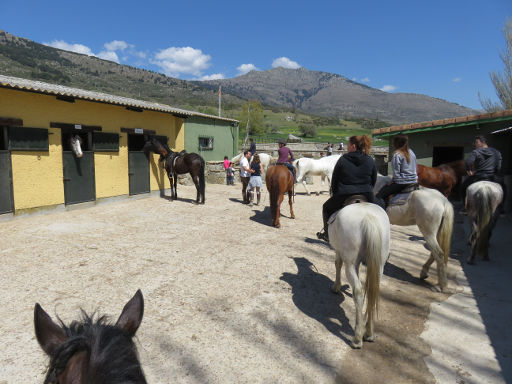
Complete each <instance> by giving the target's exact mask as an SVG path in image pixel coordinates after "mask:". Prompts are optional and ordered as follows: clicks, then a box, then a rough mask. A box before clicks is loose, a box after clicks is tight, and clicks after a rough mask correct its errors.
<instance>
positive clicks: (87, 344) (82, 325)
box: [34, 290, 146, 384]
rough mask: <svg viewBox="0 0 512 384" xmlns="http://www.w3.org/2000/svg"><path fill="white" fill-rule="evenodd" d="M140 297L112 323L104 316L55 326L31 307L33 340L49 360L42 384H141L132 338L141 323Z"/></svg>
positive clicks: (141, 378)
mask: <svg viewBox="0 0 512 384" xmlns="http://www.w3.org/2000/svg"><path fill="white" fill-rule="evenodd" d="M143 314H144V298H143V297H142V293H141V291H140V290H138V291H137V293H135V295H134V296H133V297H132V298H131V300H130V301H128V303H126V305H125V306H124V308H123V311H122V313H121V316H119V319H118V320H117V322H116V324H109V323H108V322H107V321H106V318H105V316H102V317H100V318H98V319H97V320H96V321H94V320H93V317H94V315H93V316H88V315H87V314H86V313H85V312H84V311H82V320H81V321H73V322H72V323H71V324H70V325H69V326H66V325H64V323H63V322H62V321H60V319H59V323H60V324H57V323H55V322H53V320H52V319H51V317H50V316H49V315H48V314H47V313H46V312H45V311H44V309H43V308H41V306H40V305H39V304H36V305H35V308H34V325H35V331H36V338H37V341H38V342H39V345H40V346H41V348H42V349H43V351H44V352H46V354H47V355H48V356H49V357H50V364H49V367H48V372H47V374H46V378H45V381H44V382H45V384H85V383H96V384H106V383H109V384H114V383H133V384H143V383H144V384H145V383H146V379H145V378H144V373H143V371H142V367H141V366H140V362H139V357H138V353H137V348H136V346H135V343H134V342H133V336H135V332H136V331H137V329H138V328H139V325H140V323H141V322H142V316H143Z"/></svg>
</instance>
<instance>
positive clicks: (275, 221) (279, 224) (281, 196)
mask: <svg viewBox="0 0 512 384" xmlns="http://www.w3.org/2000/svg"><path fill="white" fill-rule="evenodd" d="M283 198H284V195H283V194H281V193H280V194H279V198H278V199H277V208H276V219H275V220H274V226H275V227H276V228H279V227H280V226H281V223H280V222H279V218H280V217H281V203H282V202H283Z"/></svg>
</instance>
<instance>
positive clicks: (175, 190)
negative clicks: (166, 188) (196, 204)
mask: <svg viewBox="0 0 512 384" xmlns="http://www.w3.org/2000/svg"><path fill="white" fill-rule="evenodd" d="M172 179H173V186H174V187H173V189H172V199H173V200H176V199H177V198H178V175H177V174H176V173H174V174H173V176H172Z"/></svg>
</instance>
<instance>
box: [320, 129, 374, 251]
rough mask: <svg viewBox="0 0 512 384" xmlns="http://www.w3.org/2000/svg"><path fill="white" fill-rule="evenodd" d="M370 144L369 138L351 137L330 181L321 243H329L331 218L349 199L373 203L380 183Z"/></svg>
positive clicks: (323, 211) (364, 136)
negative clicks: (329, 222)
mask: <svg viewBox="0 0 512 384" xmlns="http://www.w3.org/2000/svg"><path fill="white" fill-rule="evenodd" d="M370 148H371V140H370V138H369V137H368V136H367V135H363V136H352V137H350V139H349V140H348V145H347V150H348V152H347V153H346V154H344V155H343V156H342V157H340V159H339V160H338V162H337V163H336V165H335V167H334V172H333V174H332V180H331V192H332V196H331V198H329V199H328V200H327V201H326V202H325V203H324V205H323V207H322V218H323V222H324V229H323V231H321V232H318V233H317V237H318V238H319V239H323V240H325V241H329V235H328V224H327V222H328V220H329V218H330V217H331V215H332V214H333V213H334V212H336V211H338V210H340V209H342V208H343V207H344V206H345V202H346V201H347V199H348V198H349V197H351V196H354V195H362V196H364V197H365V198H366V200H367V201H368V202H370V203H373V202H374V195H373V188H374V186H375V183H376V181H377V167H376V166H375V161H374V160H373V159H372V157H370V155H369V153H370Z"/></svg>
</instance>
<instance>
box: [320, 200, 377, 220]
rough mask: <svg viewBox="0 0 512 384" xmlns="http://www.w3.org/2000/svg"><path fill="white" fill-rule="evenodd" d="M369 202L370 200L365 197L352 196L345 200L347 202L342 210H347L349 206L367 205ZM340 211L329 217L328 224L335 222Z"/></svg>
mask: <svg viewBox="0 0 512 384" xmlns="http://www.w3.org/2000/svg"><path fill="white" fill-rule="evenodd" d="M367 202H368V199H367V198H366V196H364V195H352V196H349V197H347V198H346V199H345V202H344V203H343V207H341V209H343V208H345V207H346V206H347V205H351V204H358V203H367ZM339 211H340V210H337V211H336V212H334V213H333V214H332V215H331V216H329V220H327V224H332V223H333V221H334V220H335V219H336V216H337V215H338V212H339Z"/></svg>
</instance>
